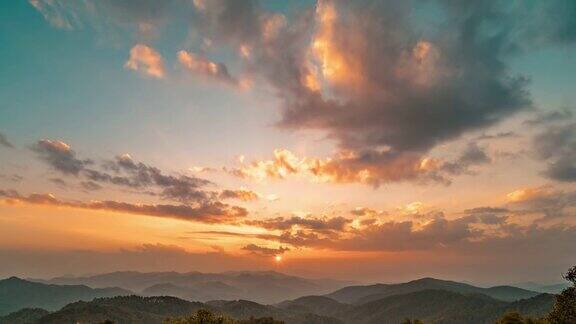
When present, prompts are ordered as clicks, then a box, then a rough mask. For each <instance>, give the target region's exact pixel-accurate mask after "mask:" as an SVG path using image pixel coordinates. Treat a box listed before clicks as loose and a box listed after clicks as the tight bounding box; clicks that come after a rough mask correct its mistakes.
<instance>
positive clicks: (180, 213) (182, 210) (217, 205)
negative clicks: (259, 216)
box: [0, 190, 248, 223]
mask: <svg viewBox="0 0 576 324" xmlns="http://www.w3.org/2000/svg"><path fill="white" fill-rule="evenodd" d="M0 197H3V198H4V199H5V200H6V201H7V202H21V203H28V204H36V205H48V206H56V207H68V208H78V209H86V210H105V211H110V212H120V213H127V214H135V215H143V216H154V217H167V218H174V219H181V220H187V221H197V222H205V223H226V222H234V221H237V220H238V219H241V218H243V217H245V216H247V215H248V212H247V211H246V209H244V208H241V207H237V206H230V205H227V204H224V203H221V202H209V203H205V204H197V205H195V206H190V205H168V204H156V205H154V204H132V203H127V202H120V201H113V200H105V201H90V202H77V201H64V200H60V199H57V198H56V197H55V196H54V195H52V194H31V195H28V196H23V195H20V194H19V193H18V192H16V191H7V190H0Z"/></svg>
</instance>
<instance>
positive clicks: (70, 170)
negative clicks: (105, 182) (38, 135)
mask: <svg viewBox="0 0 576 324" xmlns="http://www.w3.org/2000/svg"><path fill="white" fill-rule="evenodd" d="M32 150H33V151H34V152H36V153H37V154H38V156H39V157H40V158H41V159H42V160H44V161H45V162H46V163H48V164H49V165H50V166H51V167H52V168H54V169H55V170H57V171H59V172H61V173H63V174H68V175H75V176H77V175H78V174H79V173H80V171H82V170H83V169H84V168H85V167H86V166H87V165H89V164H92V161H91V160H81V159H78V158H77V157H76V152H74V151H73V150H72V149H71V148H70V146H69V145H68V144H66V143H64V142H61V141H53V140H48V139H43V140H39V141H38V142H37V143H36V144H34V145H33V146H32Z"/></svg>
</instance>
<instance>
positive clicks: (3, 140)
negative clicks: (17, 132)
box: [0, 133, 14, 148]
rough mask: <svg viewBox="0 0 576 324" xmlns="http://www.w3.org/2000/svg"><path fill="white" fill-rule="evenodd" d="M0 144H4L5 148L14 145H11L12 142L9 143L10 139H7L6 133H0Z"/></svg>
mask: <svg viewBox="0 0 576 324" xmlns="http://www.w3.org/2000/svg"><path fill="white" fill-rule="evenodd" d="M0 146H4V147H7V148H14V145H12V143H10V141H8V138H7V137H6V135H4V134H2V133H0Z"/></svg>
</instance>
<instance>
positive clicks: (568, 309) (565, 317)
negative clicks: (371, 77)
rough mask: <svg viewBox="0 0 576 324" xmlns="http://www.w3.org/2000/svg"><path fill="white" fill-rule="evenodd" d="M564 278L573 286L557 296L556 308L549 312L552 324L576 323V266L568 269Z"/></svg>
mask: <svg viewBox="0 0 576 324" xmlns="http://www.w3.org/2000/svg"><path fill="white" fill-rule="evenodd" d="M564 279H566V280H568V281H569V282H570V283H572V286H570V287H568V288H566V289H564V290H563V291H562V292H561V293H560V294H558V295H557V296H556V302H555V303H554V308H552V311H551V312H550V314H548V321H549V322H550V323H551V324H566V323H576V266H574V267H572V268H570V270H568V272H567V273H566V274H565V275H564Z"/></svg>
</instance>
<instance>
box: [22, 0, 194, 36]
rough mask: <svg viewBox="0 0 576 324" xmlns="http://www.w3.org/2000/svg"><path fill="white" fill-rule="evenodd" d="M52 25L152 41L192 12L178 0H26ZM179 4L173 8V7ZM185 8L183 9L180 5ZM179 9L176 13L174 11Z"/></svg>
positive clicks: (101, 34) (66, 28)
mask: <svg viewBox="0 0 576 324" xmlns="http://www.w3.org/2000/svg"><path fill="white" fill-rule="evenodd" d="M28 2H29V3H30V4H31V5H32V6H33V7H34V8H35V9H36V10H37V11H38V12H40V13H41V14H42V15H43V16H44V18H45V20H46V21H48V22H49V23H50V24H51V25H52V26H54V27H56V28H60V29H65V30H80V29H88V28H90V29H92V30H94V31H95V32H96V33H97V34H98V36H100V37H106V38H112V40H119V39H123V38H125V37H126V36H127V35H128V36H129V38H130V40H131V41H132V40H134V39H140V40H142V39H151V38H155V37H157V36H158V35H159V34H160V31H161V27H163V25H165V23H166V22H168V21H171V20H174V19H176V18H178V15H177V13H179V12H182V9H189V10H191V7H192V6H186V2H182V1H180V0H164V1H156V0H100V1H95V2H91V1H66V0H29V1H28ZM176 4H177V5H179V6H178V8H176V6H175V5H176ZM182 5H184V6H182ZM176 9H178V10H176Z"/></svg>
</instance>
